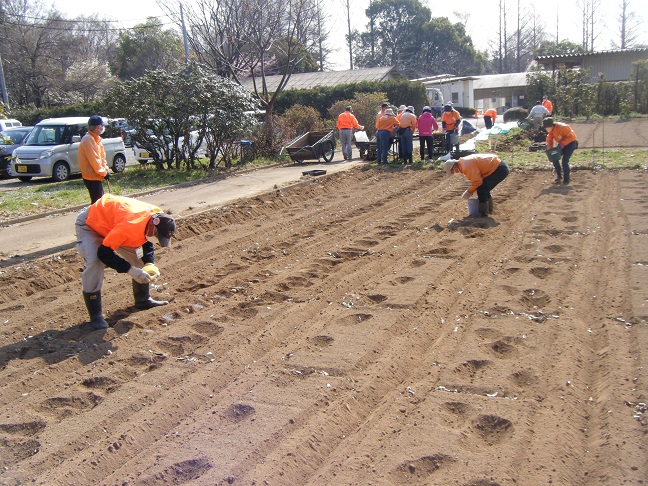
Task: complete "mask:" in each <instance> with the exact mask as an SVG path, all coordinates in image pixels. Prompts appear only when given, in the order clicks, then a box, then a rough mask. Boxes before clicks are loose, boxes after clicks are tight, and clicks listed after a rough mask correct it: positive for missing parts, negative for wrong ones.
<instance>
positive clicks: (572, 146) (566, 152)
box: [553, 140, 578, 181]
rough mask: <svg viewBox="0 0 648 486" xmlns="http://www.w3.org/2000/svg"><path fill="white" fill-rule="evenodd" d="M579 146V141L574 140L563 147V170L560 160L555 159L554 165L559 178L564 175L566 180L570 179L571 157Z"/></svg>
mask: <svg viewBox="0 0 648 486" xmlns="http://www.w3.org/2000/svg"><path fill="white" fill-rule="evenodd" d="M577 148H578V141H577V140H574V141H573V142H571V143H568V144H567V145H565V146H564V147H563V149H562V172H561V170H560V169H561V167H560V161H558V160H554V161H553V166H554V169H556V177H557V178H558V179H560V178H561V176H564V180H566V181H568V180H569V174H570V173H571V168H570V167H569V159H571V156H572V154H573V153H574V151H575V150H576V149H577Z"/></svg>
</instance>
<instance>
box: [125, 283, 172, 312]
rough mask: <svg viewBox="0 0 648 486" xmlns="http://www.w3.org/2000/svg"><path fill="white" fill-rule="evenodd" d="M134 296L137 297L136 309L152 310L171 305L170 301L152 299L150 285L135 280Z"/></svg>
mask: <svg viewBox="0 0 648 486" xmlns="http://www.w3.org/2000/svg"><path fill="white" fill-rule="evenodd" d="M133 295H134V296H135V307H137V308H138V309H150V308H152V307H159V306H161V305H167V304H168V303H169V301H168V300H153V299H151V294H150V286H149V284H141V283H138V282H136V281H135V280H133Z"/></svg>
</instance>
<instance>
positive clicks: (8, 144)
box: [0, 126, 34, 179]
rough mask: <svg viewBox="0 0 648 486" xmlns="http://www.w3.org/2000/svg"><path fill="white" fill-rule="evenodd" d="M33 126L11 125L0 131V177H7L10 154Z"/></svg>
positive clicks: (20, 143)
mask: <svg viewBox="0 0 648 486" xmlns="http://www.w3.org/2000/svg"><path fill="white" fill-rule="evenodd" d="M32 128H34V127H22V126H21V127H11V128H6V129H4V130H2V131H1V132H0V179H6V178H7V177H9V165H10V164H11V155H12V154H13V153H14V150H16V149H17V148H18V147H20V146H21V145H22V144H23V143H25V140H27V135H29V132H31V131H32Z"/></svg>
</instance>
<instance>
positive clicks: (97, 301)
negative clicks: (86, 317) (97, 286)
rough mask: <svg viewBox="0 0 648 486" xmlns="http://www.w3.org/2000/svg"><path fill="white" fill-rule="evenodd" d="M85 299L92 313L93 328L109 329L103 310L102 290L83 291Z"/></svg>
mask: <svg viewBox="0 0 648 486" xmlns="http://www.w3.org/2000/svg"><path fill="white" fill-rule="evenodd" d="M83 300H84V301H85V305H86V308H87V309H88V314H90V325H91V326H92V329H108V323H107V322H106V321H105V320H104V318H103V313H102V311H101V292H83Z"/></svg>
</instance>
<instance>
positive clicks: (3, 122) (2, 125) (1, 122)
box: [0, 118, 22, 131]
mask: <svg viewBox="0 0 648 486" xmlns="http://www.w3.org/2000/svg"><path fill="white" fill-rule="evenodd" d="M13 127H22V123H20V122H19V121H18V120H16V119H15V118H2V119H0V131H1V130H6V129H7V128H13Z"/></svg>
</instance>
